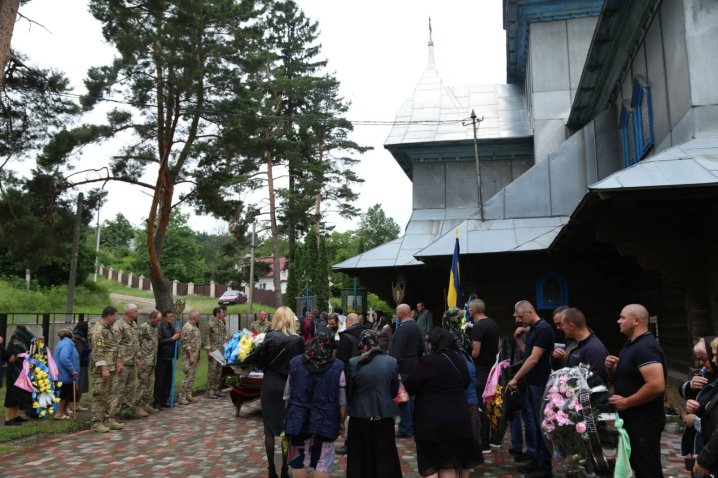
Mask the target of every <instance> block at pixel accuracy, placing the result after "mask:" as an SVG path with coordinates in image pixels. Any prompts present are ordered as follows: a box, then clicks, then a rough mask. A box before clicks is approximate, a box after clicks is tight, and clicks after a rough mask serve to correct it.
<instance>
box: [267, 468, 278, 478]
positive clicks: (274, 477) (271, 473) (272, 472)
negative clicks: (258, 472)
mask: <svg viewBox="0 0 718 478" xmlns="http://www.w3.org/2000/svg"><path fill="white" fill-rule="evenodd" d="M267 469H268V470H269V478H279V475H278V474H277V470H276V468H274V465H271V466H269V467H268V468H267Z"/></svg>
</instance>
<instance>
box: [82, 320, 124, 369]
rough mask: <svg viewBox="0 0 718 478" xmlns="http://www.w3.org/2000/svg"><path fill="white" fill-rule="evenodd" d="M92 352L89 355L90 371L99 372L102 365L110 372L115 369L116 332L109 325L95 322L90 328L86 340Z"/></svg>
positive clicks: (116, 354) (116, 353)
mask: <svg viewBox="0 0 718 478" xmlns="http://www.w3.org/2000/svg"><path fill="white" fill-rule="evenodd" d="M88 343H89V345H90V348H91V349H92V354H91V355H90V371H91V372H93V373H94V372H99V371H100V367H102V366H103V365H104V366H105V367H107V370H109V371H110V372H115V371H116V370H117V359H118V357H119V352H118V340H117V334H116V333H115V331H114V330H113V329H112V327H110V326H109V325H105V324H103V323H102V322H97V323H96V324H95V325H94V327H92V328H91V329H90V337H89V340H88Z"/></svg>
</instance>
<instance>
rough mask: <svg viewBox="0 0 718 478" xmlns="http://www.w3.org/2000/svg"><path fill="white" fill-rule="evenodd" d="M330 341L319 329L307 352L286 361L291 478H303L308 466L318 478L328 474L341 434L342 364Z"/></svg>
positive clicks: (343, 410)
mask: <svg viewBox="0 0 718 478" xmlns="http://www.w3.org/2000/svg"><path fill="white" fill-rule="evenodd" d="M334 342H335V341H334V337H333V336H332V335H331V334H330V333H328V332H327V331H325V330H322V331H320V332H318V333H317V335H316V336H315V337H314V339H313V340H312V343H311V346H310V348H309V350H308V351H307V352H305V353H304V354H303V355H300V356H297V357H294V358H293V359H292V360H291V361H290V362H289V378H288V380H287V384H286V387H285V389H284V400H285V401H286V402H287V413H286V419H285V424H284V430H285V434H286V435H287V436H288V437H289V446H290V449H289V466H290V467H291V468H292V470H293V471H292V476H294V478H303V477H306V476H307V468H310V467H311V468H314V476H315V477H318V478H319V477H328V476H329V474H330V473H331V472H332V465H333V464H334V456H335V447H334V442H335V440H336V439H337V437H338V436H339V434H340V433H342V432H343V431H344V417H345V416H346V409H347V400H346V378H345V376H344V364H343V363H342V361H341V360H337V359H335V358H334Z"/></svg>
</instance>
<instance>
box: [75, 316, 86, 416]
mask: <svg viewBox="0 0 718 478" xmlns="http://www.w3.org/2000/svg"><path fill="white" fill-rule="evenodd" d="M89 330H90V327H89V323H88V322H87V321H86V320H83V321H82V322H79V323H78V324H77V326H76V327H75V330H73V331H72V333H73V334H74V335H73V340H74V341H75V347H77V353H78V355H79V356H80V375H79V377H78V379H77V397H75V398H76V400H77V411H78V412H86V411H87V408H84V407H82V406H80V399H81V398H82V394H83V393H88V392H89V391H90V380H89V373H88V366H89V365H90V347H89V345H88V344H87V334H88V332H89Z"/></svg>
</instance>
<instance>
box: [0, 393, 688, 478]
mask: <svg viewBox="0 0 718 478" xmlns="http://www.w3.org/2000/svg"><path fill="white" fill-rule="evenodd" d="M189 416H192V417H194V419H190V418H188V417H189ZM126 423H127V424H126V426H125V428H124V429H123V430H120V431H115V432H109V433H100V434H98V433H94V432H91V431H89V430H86V431H82V432H78V433H74V434H71V435H64V436H61V437H57V438H51V439H49V440H47V441H46V442H45V443H44V444H42V445H36V446H32V447H28V448H24V449H22V450H18V451H14V452H11V453H7V454H5V455H3V456H2V457H0V477H13V478H21V477H35V476H53V477H57V478H61V477H72V478H75V477H76V476H77V475H78V474H80V475H81V476H83V477H86V478H91V477H104V476H128V477H144V476H153V477H155V476H168V477H176V478H204V477H237V478H240V477H241V478H245V477H246V478H266V477H267V476H268V473H267V460H266V458H265V456H264V437H263V435H262V434H263V430H264V428H263V425H262V414H261V409H260V406H259V402H258V401H255V402H252V403H250V404H247V405H245V406H244V407H243V408H242V416H241V417H240V418H235V417H234V408H233V407H232V404H231V403H230V402H229V399H227V401H224V400H220V401H217V400H208V399H205V398H201V399H200V401H199V402H197V403H195V404H192V405H190V406H183V407H180V408H175V409H173V410H163V411H162V412H161V413H156V414H153V415H150V416H149V417H148V418H144V419H142V420H133V421H129V422H126ZM341 441H342V439H341V438H340V439H339V442H338V445H339V444H341ZM680 443H681V438H680V435H676V434H673V435H668V434H665V433H664V434H663V437H662V439H661V457H662V462H663V468H664V471H665V475H666V476H689V474H688V472H687V471H685V470H684V469H683V468H684V467H683V458H682V457H681V456H680ZM280 446H281V445H280V443H279V439H277V444H276V447H275V450H276V451H277V456H276V458H275V463H276V464H277V468H279V466H280V465H281V455H280V454H279V453H280V451H279V450H280ZM397 447H398V449H399V457H400V459H401V469H402V472H403V473H404V477H405V478H417V477H418V476H419V474H418V471H417V463H416V446H415V444H414V441H413V440H406V439H400V440H397ZM508 449H509V444H508V440H507V441H505V445H504V447H503V449H493V450H494V452H493V453H490V454H487V455H484V459H485V460H486V463H485V464H484V465H483V466H480V467H477V468H476V469H474V470H473V471H472V473H471V476H472V477H486V478H488V477H498V478H503V477H514V476H517V475H519V476H520V473H518V465H516V464H515V463H514V462H513V460H512V459H511V457H510V456H509V455H508V453H507V451H508ZM331 476H332V477H340V476H346V456H344V455H337V458H336V461H335V462H334V472H333V473H332V475H331ZM555 476H560V473H559V472H558V471H556V472H555Z"/></svg>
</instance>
